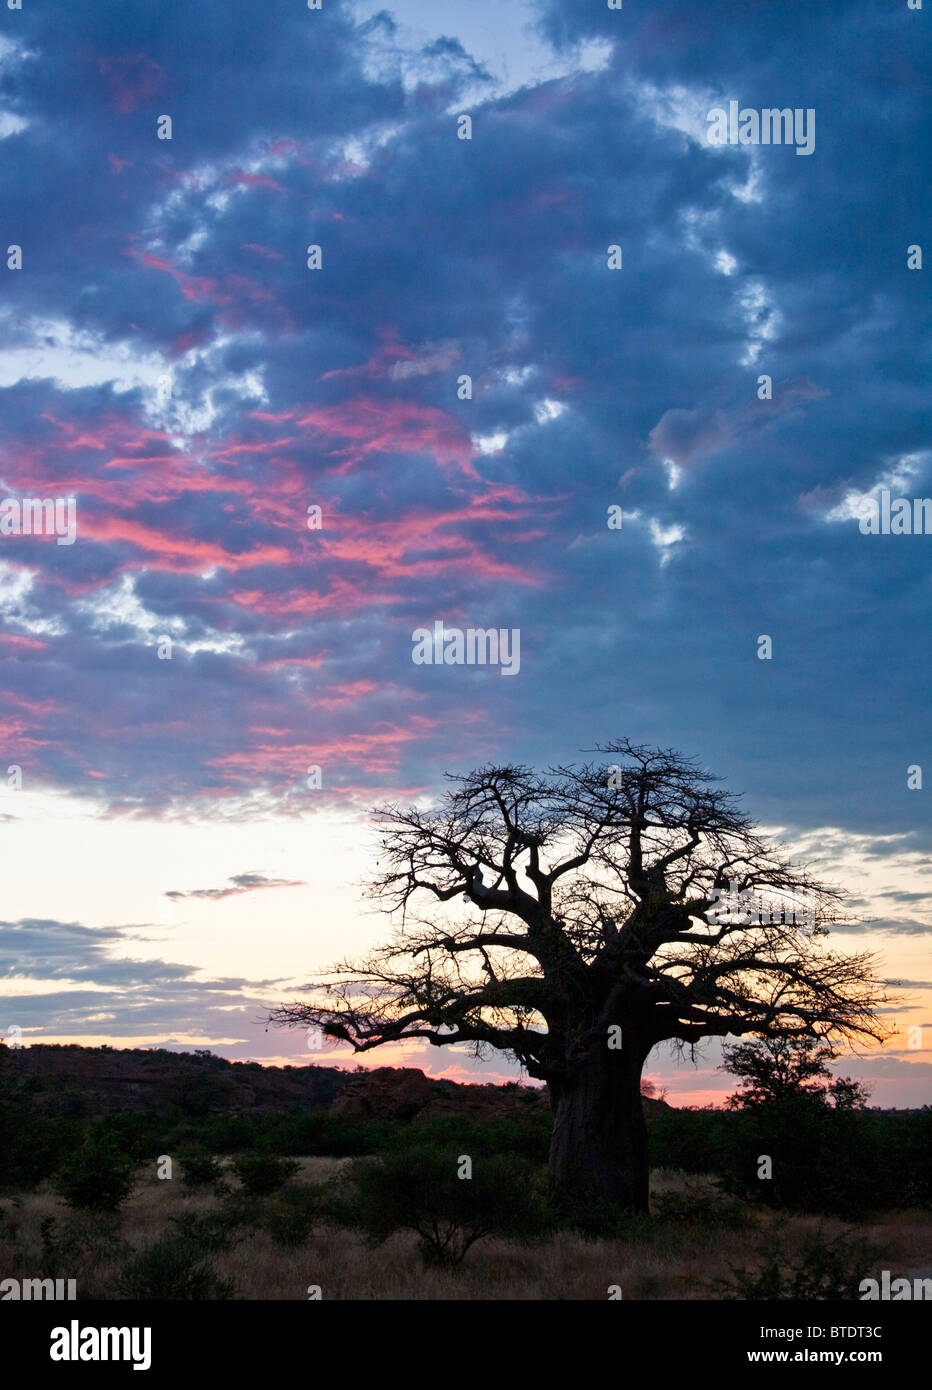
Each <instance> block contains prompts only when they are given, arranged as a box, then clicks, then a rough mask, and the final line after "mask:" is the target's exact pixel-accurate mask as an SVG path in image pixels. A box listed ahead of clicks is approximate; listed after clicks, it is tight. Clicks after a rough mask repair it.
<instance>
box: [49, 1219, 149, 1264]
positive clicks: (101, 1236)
mask: <svg viewBox="0 0 932 1390" xmlns="http://www.w3.org/2000/svg"><path fill="white" fill-rule="evenodd" d="M39 1234H40V1236H41V1240H42V1245H41V1250H40V1254H39V1263H40V1267H41V1270H42V1274H43V1276H44V1277H45V1278H51V1279H59V1278H74V1277H75V1275H76V1271H78V1270H81V1269H83V1268H84V1267H85V1266H88V1265H90V1266H96V1265H100V1264H105V1263H106V1262H107V1261H108V1260H111V1259H113V1258H114V1256H115V1255H120V1254H123V1253H126V1252H127V1251H128V1250H129V1246H128V1245H127V1244H126V1242H125V1241H124V1240H123V1239H122V1238H121V1236H120V1217H119V1215H118V1214H117V1213H115V1212H102V1211H87V1210H85V1211H76V1212H73V1213H72V1214H70V1215H69V1216H67V1217H66V1218H65V1219H64V1220H61V1218H59V1217H57V1216H47V1217H45V1219H44V1220H43V1221H42V1223H41V1225H40V1226H39Z"/></svg>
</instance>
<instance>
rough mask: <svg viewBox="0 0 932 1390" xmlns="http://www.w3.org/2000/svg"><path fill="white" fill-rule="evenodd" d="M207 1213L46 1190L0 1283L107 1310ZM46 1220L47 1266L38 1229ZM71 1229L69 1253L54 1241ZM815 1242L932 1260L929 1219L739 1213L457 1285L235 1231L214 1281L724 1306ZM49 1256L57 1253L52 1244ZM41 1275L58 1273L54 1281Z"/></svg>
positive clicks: (344, 1249)
mask: <svg viewBox="0 0 932 1390" xmlns="http://www.w3.org/2000/svg"><path fill="white" fill-rule="evenodd" d="M347 1161H348V1160H342V1159H330V1158H305V1159H301V1160H299V1162H300V1164H301V1170H302V1171H301V1173H300V1174H299V1176H298V1181H301V1182H309V1183H321V1182H324V1181H326V1180H328V1179H329V1178H331V1177H333V1176H334V1175H335V1174H337V1173H338V1172H339V1171H340V1169H341V1168H342V1166H343V1165H344V1164H345V1163H346V1162H347ZM712 1190H713V1189H712V1186H711V1183H710V1182H708V1181H707V1180H702V1179H695V1178H686V1177H685V1176H684V1175H683V1174H680V1173H676V1172H668V1171H664V1170H660V1171H657V1172H655V1173H654V1174H653V1175H652V1200H653V1201H655V1202H656V1203H658V1204H659V1205H660V1207H661V1208H662V1205H663V1201H664V1198H665V1197H668V1196H669V1195H670V1194H679V1195H680V1196H681V1197H682V1198H683V1199H684V1202H685V1203H686V1205H687V1206H689V1205H690V1204H691V1203H692V1202H693V1201H695V1202H696V1204H697V1206H701V1203H702V1199H703V1196H705V1195H707V1194H708V1193H709V1192H711V1191H712ZM216 1208H217V1199H216V1198H215V1197H214V1196H213V1195H212V1194H211V1193H210V1192H209V1191H207V1192H204V1193H203V1194H202V1193H200V1192H194V1193H192V1192H190V1191H188V1190H186V1189H185V1188H184V1187H183V1186H182V1184H181V1183H180V1182H179V1181H177V1180H170V1181H158V1180H157V1179H156V1178H155V1177H153V1178H152V1179H151V1180H146V1181H141V1182H139V1183H137V1185H136V1188H135V1190H134V1192H133V1194H132V1196H131V1197H130V1199H129V1200H128V1201H127V1202H126V1204H125V1206H124V1208H123V1210H122V1213H121V1219H120V1220H119V1221H118V1223H115V1224H113V1225H112V1226H110V1227H108V1221H107V1218H101V1217H97V1216H76V1214H75V1213H73V1212H71V1211H69V1209H68V1208H67V1207H66V1206H65V1205H64V1203H63V1202H62V1201H61V1200H60V1198H58V1197H57V1196H56V1195H55V1194H54V1193H53V1192H52V1191H51V1189H50V1188H49V1186H48V1185H47V1184H43V1185H42V1186H41V1187H39V1188H38V1189H36V1191H34V1192H30V1193H27V1194H24V1195H23V1196H21V1197H8V1198H5V1199H3V1200H2V1201H0V1211H2V1213H3V1219H2V1220H0V1278H5V1277H7V1276H13V1277H18V1278H35V1277H40V1276H53V1275H59V1276H61V1277H67V1278H72V1277H73V1278H75V1279H76V1280H77V1287H78V1294H79V1297H82V1298H113V1297H114V1296H115V1290H116V1286H117V1279H118V1277H119V1274H120V1271H121V1269H122V1268H123V1266H124V1265H125V1263H126V1260H127V1259H128V1258H130V1256H131V1255H132V1254H133V1252H134V1251H138V1250H140V1249H142V1248H143V1247H145V1246H147V1245H151V1244H152V1243H153V1242H154V1241H156V1240H157V1239H158V1238H159V1237H160V1236H163V1235H164V1234H165V1233H166V1232H167V1231H169V1230H170V1229H172V1226H171V1222H172V1218H173V1217H178V1216H179V1215H183V1214H186V1213H187V1214H191V1215H196V1216H204V1215H206V1214H207V1213H209V1212H211V1211H215V1210H216ZM49 1219H53V1220H54V1222H55V1226H54V1227H53V1230H54V1231H56V1232H57V1233H58V1235H57V1237H55V1236H53V1240H52V1244H51V1245H50V1243H49V1238H48V1235H46V1239H45V1253H44V1254H43V1229H42V1228H43V1222H47V1221H48V1220H49ZM69 1226H70V1227H71V1228H72V1229H73V1230H74V1232H75V1235H74V1237H73V1238H72V1241H71V1244H70V1246H69V1245H67V1244H65V1245H63V1244H62V1242H61V1232H62V1230H63V1229H64V1228H65V1227H69ZM817 1230H821V1232H822V1233H823V1234H824V1235H825V1236H827V1237H829V1238H830V1239H831V1238H834V1237H835V1236H839V1235H842V1234H844V1233H847V1234H851V1235H856V1236H858V1237H863V1238H865V1239H867V1240H869V1241H870V1242H871V1244H872V1245H874V1246H875V1247H876V1249H877V1250H878V1251H879V1252H880V1254H879V1257H878V1270H879V1269H881V1268H888V1269H890V1270H892V1271H893V1272H894V1273H895V1274H911V1273H912V1272H914V1271H917V1270H919V1269H922V1268H925V1267H926V1266H928V1265H929V1263H930V1254H932V1213H929V1212H907V1211H903V1212H896V1213H888V1212H887V1213H883V1214H882V1215H881V1216H879V1217H878V1218H877V1219H876V1220H872V1221H870V1222H868V1223H865V1224H862V1225H859V1226H857V1227H855V1226H852V1225H850V1224H847V1223H845V1222H843V1221H839V1220H834V1219H830V1218H818V1217H814V1216H795V1215H790V1214H787V1213H782V1212H771V1211H767V1210H763V1209H753V1208H746V1209H744V1211H743V1213H742V1217H741V1222H740V1224H738V1225H736V1226H735V1227H734V1228H727V1227H722V1226H717V1225H714V1224H712V1225H710V1224H709V1223H708V1222H707V1221H706V1222H703V1221H700V1220H695V1221H694V1220H691V1219H689V1217H688V1216H687V1217H686V1219H680V1220H675V1221H673V1220H659V1221H654V1222H652V1223H650V1226H649V1228H645V1229H637V1230H636V1231H635V1232H634V1233H633V1234H632V1236H631V1237H630V1238H626V1239H624V1240H618V1239H587V1238H585V1237H583V1236H580V1235H579V1234H577V1233H575V1232H569V1231H568V1232H560V1233H559V1234H557V1235H554V1236H551V1237H549V1238H547V1239H545V1240H541V1241H539V1242H536V1243H534V1244H521V1243H519V1242H517V1241H513V1240H504V1239H495V1238H488V1239H484V1240H481V1241H479V1242H478V1243H477V1244H476V1245H475V1246H474V1247H473V1249H472V1250H471V1251H470V1253H469V1255H468V1256H467V1258H466V1260H465V1262H464V1264H463V1265H462V1266H461V1267H460V1269H458V1270H456V1271H449V1270H442V1269H435V1268H430V1267H427V1266H425V1265H424V1263H423V1261H422V1260H421V1258H420V1256H419V1254H418V1251H417V1239H416V1237H415V1236H414V1235H413V1234H407V1233H401V1234H397V1235H395V1236H393V1237H391V1238H390V1239H389V1240H388V1241H386V1242H385V1243H384V1244H383V1245H380V1246H376V1247H374V1248H373V1247H371V1246H369V1245H367V1244H366V1241H365V1239H364V1238H363V1236H362V1235H361V1234H360V1233H359V1232H357V1231H355V1230H352V1229H346V1228H344V1227H334V1226H318V1227H317V1228H316V1229H315V1230H314V1231H313V1232H312V1233H311V1235H310V1236H309V1237H308V1239H307V1240H306V1241H304V1242H303V1243H301V1244H300V1245H298V1246H297V1247H295V1248H286V1247H282V1246H281V1245H278V1244H276V1243H275V1242H274V1241H273V1240H272V1238H271V1236H269V1235H268V1233H267V1232H265V1231H264V1230H262V1229H255V1228H252V1227H250V1226H246V1227H244V1228H243V1229H242V1230H241V1232H240V1235H241V1239H240V1240H239V1241H238V1243H236V1244H235V1245H234V1246H233V1247H232V1248H231V1249H228V1250H221V1251H219V1252H218V1253H216V1254H215V1255H214V1256H213V1267H214V1269H215V1271H216V1273H217V1275H218V1276H220V1278H222V1279H227V1280H230V1281H232V1284H233V1286H234V1293H233V1296H234V1297H235V1298H238V1299H269V1300H276V1301H289V1300H305V1299H307V1298H308V1296H309V1295H308V1286H313V1285H317V1286H319V1287H320V1290H321V1296H322V1297H323V1298H325V1299H383V1300H393V1299H406V1300H407V1299H411V1300H422V1299H423V1300H457V1301H463V1300H466V1301H469V1300H476V1301H480V1300H489V1299H492V1300H498V1299H519V1300H523V1299H527V1300H540V1299H545V1300H554V1299H572V1300H577V1299H600V1300H601V1299H606V1298H607V1297H608V1290H609V1288H610V1287H611V1286H617V1285H620V1287H621V1289H622V1292H623V1297H624V1298H625V1299H658V1300H663V1299H708V1298H716V1297H720V1296H721V1291H720V1286H719V1281H727V1280H729V1278H730V1274H731V1269H732V1268H733V1267H744V1268H746V1269H754V1268H755V1266H759V1265H760V1264H761V1262H762V1258H761V1256H759V1255H756V1254H755V1252H756V1251H757V1250H758V1248H759V1247H761V1248H764V1249H767V1248H768V1247H772V1245H773V1243H775V1242H777V1241H779V1244H780V1246H781V1247H782V1249H783V1250H784V1251H786V1252H787V1253H788V1254H789V1255H791V1256H793V1255H795V1254H797V1253H798V1252H800V1251H801V1250H802V1248H803V1246H804V1243H805V1242H806V1240H807V1238H809V1237H811V1236H812V1235H813V1234H814V1233H815V1232H816V1231H817ZM56 1239H57V1240H58V1244H57V1245H56V1244H55V1240H56ZM50 1262H51V1263H53V1264H56V1266H57V1267H55V1268H51V1267H50Z"/></svg>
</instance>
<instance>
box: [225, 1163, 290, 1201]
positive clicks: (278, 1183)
mask: <svg viewBox="0 0 932 1390" xmlns="http://www.w3.org/2000/svg"><path fill="white" fill-rule="evenodd" d="M233 1171H234V1173H235V1174H236V1176H237V1177H238V1178H239V1180H240V1182H241V1183H242V1184H243V1188H244V1190H245V1191H246V1192H248V1193H249V1195H250V1196H251V1197H269V1196H271V1194H272V1193H273V1192H277V1191H278V1189H279V1188H280V1187H283V1186H284V1184H285V1183H286V1182H287V1181H288V1179H289V1178H293V1177H294V1175H295V1173H299V1172H300V1171H301V1165H300V1163H292V1162H291V1161H290V1160H288V1159H287V1158H276V1157H275V1156H274V1154H242V1155H240V1156H239V1157H238V1158H235V1159H234V1160H233Z"/></svg>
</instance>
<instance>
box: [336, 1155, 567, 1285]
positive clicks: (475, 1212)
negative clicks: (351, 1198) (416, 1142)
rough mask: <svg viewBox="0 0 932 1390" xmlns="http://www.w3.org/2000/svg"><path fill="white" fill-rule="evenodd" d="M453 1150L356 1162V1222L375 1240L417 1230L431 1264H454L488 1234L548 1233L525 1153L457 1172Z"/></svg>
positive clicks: (477, 1163)
mask: <svg viewBox="0 0 932 1390" xmlns="http://www.w3.org/2000/svg"><path fill="white" fill-rule="evenodd" d="M458 1167H459V1158H458V1156H457V1155H455V1154H453V1153H452V1151H444V1150H442V1149H438V1148H429V1147H421V1148H416V1149H408V1150H407V1151H406V1152H404V1153H392V1154H388V1155H386V1156H384V1157H381V1158H376V1159H362V1160H357V1162H356V1163H355V1164H354V1165H353V1171H352V1180H353V1182H354V1184H355V1187H356V1205H355V1212H356V1220H357V1223H358V1224H359V1225H360V1226H361V1227H362V1228H363V1230H365V1231H366V1233H367V1235H368V1236H369V1238H370V1240H372V1241H374V1242H379V1241H382V1240H385V1239H386V1238H387V1237H388V1236H389V1235H391V1234H392V1233H393V1232H394V1231H398V1230H411V1231H416V1232H417V1234H418V1236H419V1237H420V1242H419V1249H420V1252H421V1255H422V1257H423V1258H424V1260H425V1262H426V1263H430V1264H437V1265H441V1266H443V1267H446V1268H455V1267H456V1266H457V1265H459V1264H460V1263H461V1261H462V1260H463V1259H464V1257H465V1255H466V1254H467V1252H468V1251H469V1250H470V1248H471V1247H472V1246H473V1245H474V1244H475V1243H476V1241H477V1240H481V1239H482V1237H483V1236H487V1235H492V1234H499V1235H512V1236H516V1237H518V1238H521V1237H524V1238H528V1237H533V1236H539V1235H541V1234H543V1232H544V1231H545V1230H546V1228H547V1225H548V1221H547V1214H546V1210H545V1208H544V1206H543V1204H542V1202H541V1200H540V1198H539V1197H538V1196H537V1194H536V1187H537V1184H536V1182H535V1179H536V1171H535V1169H534V1168H533V1166H532V1165H531V1164H530V1163H528V1162H527V1161H526V1160H525V1159H521V1158H518V1157H515V1156H513V1155H505V1154H497V1155H491V1156H489V1157H479V1158H477V1159H476V1161H475V1164H474V1170H473V1176H472V1177H471V1178H460V1177H458V1175H457V1173H458Z"/></svg>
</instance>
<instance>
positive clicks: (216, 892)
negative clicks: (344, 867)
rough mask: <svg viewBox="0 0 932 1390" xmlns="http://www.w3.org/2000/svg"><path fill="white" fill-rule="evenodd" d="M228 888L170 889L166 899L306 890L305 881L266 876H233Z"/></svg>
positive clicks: (250, 874)
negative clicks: (287, 889)
mask: <svg viewBox="0 0 932 1390" xmlns="http://www.w3.org/2000/svg"><path fill="white" fill-rule="evenodd" d="M229 882H230V886H229V887H227V888H189V889H187V890H181V889H175V888H172V889H169V890H168V892H166V894H165V896H166V898H172V899H180V898H215V899H220V898H234V897H236V896H237V895H238V894H240V893H254V892H256V891H257V890H258V889H260V888H304V887H306V886H307V885H306V883H304V882H303V881H292V880H291V879H284V878H267V877H266V876H265V874H257V873H245V874H233V875H232V876H231V878H230V880H229Z"/></svg>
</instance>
